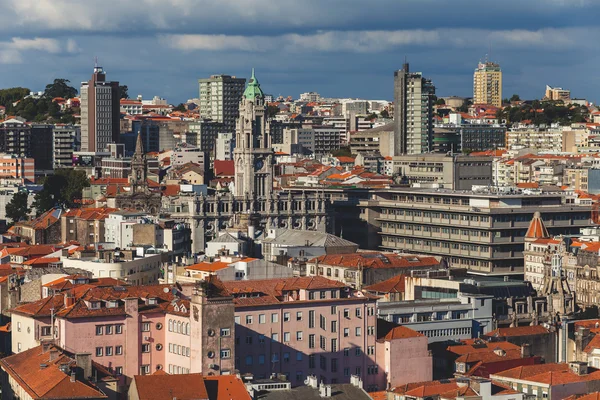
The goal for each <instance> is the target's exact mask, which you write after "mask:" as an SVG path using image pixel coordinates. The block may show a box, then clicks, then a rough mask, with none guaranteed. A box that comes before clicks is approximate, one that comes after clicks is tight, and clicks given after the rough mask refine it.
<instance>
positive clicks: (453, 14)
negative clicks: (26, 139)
mask: <svg viewBox="0 0 600 400" xmlns="http://www.w3.org/2000/svg"><path fill="white" fill-rule="evenodd" d="M0 9H1V10H2V12H1V13H0V71H1V73H0V87H1V88H7V87H15V86H24V87H28V88H30V89H31V90H36V91H37V90H43V89H44V87H45V85H46V84H47V83H50V82H51V81H52V80H53V79H54V78H66V79H69V80H70V81H71V84H72V86H75V87H77V88H78V87H79V86H80V82H81V81H84V80H87V79H89V77H90V75H91V73H92V70H93V67H94V60H95V58H96V57H97V58H98V62H99V65H101V66H102V67H103V68H104V69H105V71H106V73H107V79H109V80H116V81H119V82H120V83H121V84H124V85H127V86H128V87H129V94H130V96H132V97H134V96H136V95H138V94H141V95H143V96H144V98H151V97H153V96H155V95H158V96H161V97H165V98H166V99H167V100H168V101H169V102H170V103H173V104H178V103H179V102H182V101H185V100H187V99H189V98H194V97H198V84H197V80H198V79H199V78H203V77H208V76H210V75H214V74H229V75H236V76H238V77H248V76H249V75H250V71H251V68H253V67H254V68H255V69H256V76H257V78H258V80H259V81H260V83H261V86H262V88H263V90H264V92H265V93H269V94H273V95H276V96H277V95H280V94H281V95H284V96H288V95H291V96H293V97H294V98H297V97H298V96H299V94H300V93H303V92H308V91H316V92H319V93H320V94H321V95H322V96H325V97H358V98H366V99H387V100H391V99H392V98H393V72H394V70H397V69H400V68H402V64H403V62H404V60H405V58H406V59H407V60H408V62H409V63H410V69H411V71H420V72H423V74H424V76H425V77H427V78H430V79H432V80H433V82H434V84H435V86H436V88H437V94H438V96H450V95H455V96H465V97H470V96H472V85H473V83H472V82H473V70H474V68H475V67H476V66H477V63H478V62H479V61H480V60H484V59H485V58H486V55H487V57H488V58H489V59H490V60H491V61H495V62H498V63H500V65H501V67H502V70H503V79H504V85H503V90H504V97H510V96H511V95H512V94H513V93H518V94H519V95H520V96H521V98H526V99H533V98H540V97H542V96H543V94H544V90H545V86H546V85H551V86H559V87H563V88H566V89H570V90H571V96H572V97H575V98H586V99H588V100H590V101H596V100H600V95H599V91H600V73H599V70H600V51H599V50H600V40H599V39H598V38H600V26H599V25H598V23H597V18H598V16H600V0H502V1H498V0H493V1H491V0H478V1H475V0H452V1H449V0H371V1H364V0H361V1H358V0H277V1H274V0H211V1H206V0H135V1H133V0H102V1H99V0H85V1H82V0H0Z"/></svg>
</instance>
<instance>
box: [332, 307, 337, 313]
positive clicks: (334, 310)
mask: <svg viewBox="0 0 600 400" xmlns="http://www.w3.org/2000/svg"><path fill="white" fill-rule="evenodd" d="M336 314H337V306H331V315H336Z"/></svg>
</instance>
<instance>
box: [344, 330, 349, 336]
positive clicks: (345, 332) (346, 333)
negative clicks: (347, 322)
mask: <svg viewBox="0 0 600 400" xmlns="http://www.w3.org/2000/svg"><path fill="white" fill-rule="evenodd" d="M348 336H350V328H344V337H348Z"/></svg>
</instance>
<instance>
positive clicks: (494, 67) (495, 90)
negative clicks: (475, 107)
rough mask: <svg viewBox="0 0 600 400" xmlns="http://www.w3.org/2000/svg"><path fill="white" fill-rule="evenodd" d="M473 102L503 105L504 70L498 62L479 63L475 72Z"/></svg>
mask: <svg viewBox="0 0 600 400" xmlns="http://www.w3.org/2000/svg"><path fill="white" fill-rule="evenodd" d="M473 104H488V105H492V106H496V107H502V70H501V69H500V65H499V64H497V63H493V62H489V61H486V62H484V63H481V62H480V63H479V64H478V65H477V69H475V73H474V74H473Z"/></svg>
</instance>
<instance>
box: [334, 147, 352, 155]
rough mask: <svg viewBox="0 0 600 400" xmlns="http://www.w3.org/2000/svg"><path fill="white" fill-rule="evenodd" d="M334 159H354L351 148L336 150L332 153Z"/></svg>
mask: <svg viewBox="0 0 600 400" xmlns="http://www.w3.org/2000/svg"><path fill="white" fill-rule="evenodd" d="M331 155H332V156H334V157H352V152H351V151H350V147H340V148H339V150H335V151H333V152H332V153H331Z"/></svg>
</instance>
